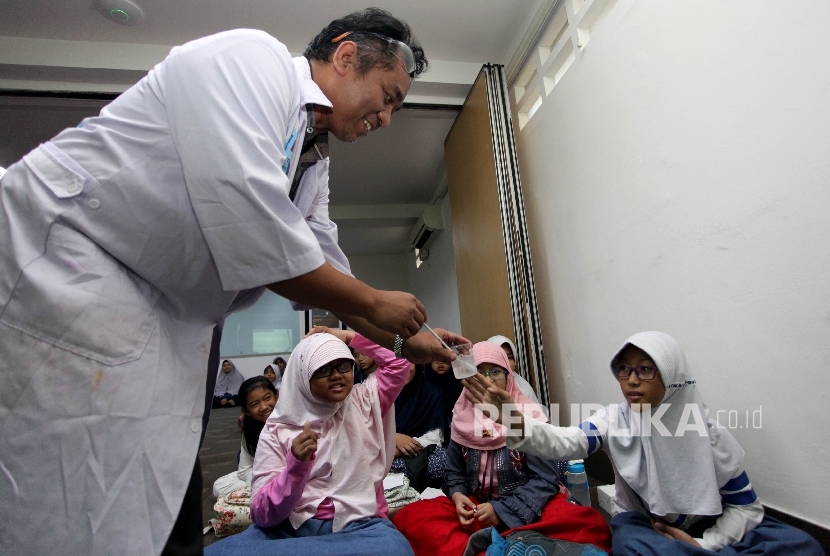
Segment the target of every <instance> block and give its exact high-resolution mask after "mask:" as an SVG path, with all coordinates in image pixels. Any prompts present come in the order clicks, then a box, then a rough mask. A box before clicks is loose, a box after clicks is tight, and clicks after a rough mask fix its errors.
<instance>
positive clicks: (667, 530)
mask: <svg viewBox="0 0 830 556" xmlns="http://www.w3.org/2000/svg"><path fill="white" fill-rule="evenodd" d="M651 526H652V527H654V530H655V531H657V532H658V533H660V534H661V535H663V536H664V537H666V538H667V539H672V540H675V541H683V542H687V543H689V544H690V545H692V546H696V547H698V548H700V545H699V544H698V543H697V541H696V540H695V539H694V538H693V537H692V536H691V535H690V534H688V533H687V532H686V531H681V530H680V529H678V528H677V527H671V526H669V525H666V524H665V523H660V522H659V521H652V522H651Z"/></svg>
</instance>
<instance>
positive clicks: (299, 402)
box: [254, 334, 395, 532]
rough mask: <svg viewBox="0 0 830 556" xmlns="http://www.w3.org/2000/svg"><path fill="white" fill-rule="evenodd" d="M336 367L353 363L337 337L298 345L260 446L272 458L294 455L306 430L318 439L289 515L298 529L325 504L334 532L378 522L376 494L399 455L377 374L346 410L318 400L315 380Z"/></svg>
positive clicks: (326, 336)
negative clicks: (367, 521) (296, 442)
mask: <svg viewBox="0 0 830 556" xmlns="http://www.w3.org/2000/svg"><path fill="white" fill-rule="evenodd" d="M336 359H349V360H351V361H354V358H353V357H352V354H351V352H350V351H349V348H348V347H347V346H346V344H344V343H343V342H341V341H340V340H339V339H337V338H336V337H335V336H332V335H331V334H313V335H311V336H309V337H308V338H305V339H304V340H303V341H301V342H300V343H299V344H298V345H297V347H296V348H295V349H294V351H293V352H292V353H291V357H290V358H289V360H288V365H287V366H286V369H285V374H284V376H283V387H282V388H281V389H280V398H279V400H278V401H277V405H276V407H275V408H274V411H273V412H272V413H271V415H270V416H269V417H268V420H267V421H266V423H265V428H264V429H263V432H262V434H261V435H260V439H259V442H260V446H262V444H263V442H265V443H266V444H268V445H269V447H268V449H269V450H277V449H279V450H282V453H285V454H288V451H290V450H291V443H292V442H293V441H294V438H295V437H296V436H297V435H298V434H300V432H302V430H303V427H304V425H305V423H306V422H309V423H311V429H312V430H313V431H314V432H316V433H317V434H318V435H319V438H318V440H317V453H316V454H315V459H314V463H313V466H312V468H311V473H310V474H309V479H308V482H307V483H306V486H305V489H304V490H303V494H302V496H301V497H300V500H299V501H298V502H297V504H296V506H295V507H294V511H292V512H291V514H290V515H289V520H290V521H291V525H292V526H293V527H294V528H297V527H299V526H300V525H302V524H303V523H305V521H306V520H307V519H309V518H311V517H314V515H315V514H316V513H317V508H318V506H319V505H320V503H321V502H323V500H324V499H325V498H327V497H328V498H331V500H332V502H333V504H334V523H333V524H332V528H333V531H335V532H336V531H339V530H341V529H343V528H344V527H345V526H346V525H348V524H349V523H351V522H352V521H356V520H358V519H364V518H368V517H375V516H376V515H377V513H378V504H377V497H376V493H377V488H378V486H379V485H381V484H382V482H383V478H384V476H386V473H387V472H388V470H389V466H390V465H391V464H392V457H393V456H394V453H395V411H394V409H390V410H389V411H388V412H387V414H386V416H385V417H382V416H381V407H380V398H379V397H378V389H377V376H375V374H372V375H370V376H369V378H367V379H366V380H365V381H363V382H362V383H360V384H356V385H354V387H353V389H352V391H351V392H350V393H349V396H348V397H347V398H346V399H345V400H344V401H342V402H340V403H329V402H323V401H320V400H318V399H316V398H315V397H314V396H313V395H312V393H311V386H310V385H309V381H310V380H311V375H313V374H314V371H316V370H317V369H319V368H320V367H322V366H323V365H325V364H327V363H330V362H332V361H334V360H336ZM277 444H278V445H279V446H277ZM259 454H260V450H259V449H258V450H257V457H259ZM254 467H255V468H256V467H257V465H256V463H254ZM255 474H257V473H256V469H255ZM254 479H255V481H256V477H255V478H254Z"/></svg>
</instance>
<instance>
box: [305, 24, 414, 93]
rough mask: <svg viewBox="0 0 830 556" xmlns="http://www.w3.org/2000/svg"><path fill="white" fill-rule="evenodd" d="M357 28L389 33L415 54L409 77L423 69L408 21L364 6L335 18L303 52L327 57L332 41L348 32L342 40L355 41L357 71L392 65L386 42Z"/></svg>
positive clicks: (333, 47) (332, 48)
mask: <svg viewBox="0 0 830 556" xmlns="http://www.w3.org/2000/svg"><path fill="white" fill-rule="evenodd" d="M361 31H364V32H368V33H376V34H378V35H382V36H384V37H389V38H390V39H395V40H396V41H400V42H402V43H404V44H406V45H407V46H409V48H410V49H411V50H412V54H414V55H415V72H414V75H413V77H417V76H418V75H420V74H421V73H423V72H424V71H425V70H426V69H427V65H428V62H427V59H426V57H425V56H424V49H423V48H421V45H420V44H419V43H418V41H417V40H416V39H415V37H414V36H412V29H410V28H409V25H407V24H406V22H404V21H401V20H400V19H398V18H396V17H394V16H393V15H392V14H390V13H389V12H387V11H386V10H381V9H380V8H366V9H365V10H361V11H359V12H353V13H350V14H349V15H346V16H343V17H341V18H339V19H335V20H334V21H332V22H331V23H329V24H328V25H327V26H326V28H325V29H323V30H322V31H320V33H318V34H317V36H316V37H314V38H313V39H312V40H311V42H310V43H308V46H307V47H306V49H305V52H303V56H305V57H306V58H308V59H309V60H320V61H323V62H328V61H330V59H331V55H332V54H333V53H334V51H335V50H337V47H338V46H339V45H340V42H339V41H338V42H332V41H333V40H334V39H336V38H337V37H339V36H341V35H342V34H343V33H347V32H348V33H349V35H348V36H347V37H345V38H344V39H343V40H348V41H352V42H354V43H356V44H357V61H358V64H357V71H358V72H359V73H360V74H366V73H367V72H368V71H369V70H370V69H372V68H381V69H385V70H391V69H394V68H395V67H396V64H398V63H399V62H398V58H397V57H396V56H395V55H394V53H392V52H390V51H389V49H388V44H387V43H386V42H385V41H384V40H382V39H379V38H378V37H375V36H373V35H369V34H363V33H361Z"/></svg>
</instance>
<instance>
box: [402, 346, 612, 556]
mask: <svg viewBox="0 0 830 556" xmlns="http://www.w3.org/2000/svg"><path fill="white" fill-rule="evenodd" d="M473 357H474V358H475V363H476V367H477V368H478V372H479V374H478V376H480V377H485V376H488V377H489V380H491V381H492V383H494V384H497V385H498V386H499V387H500V388H501V389H503V390H504V391H507V392H510V395H511V396H512V397H513V399H515V400H517V401H518V403H521V404H523V408H524V409H525V410H526V411H529V412H530V413H532V414H535V415H538V416H539V417H540V418H544V413H543V410H542V408H541V407H540V406H539V405H538V404H536V403H534V402H532V401H531V400H530V399H528V398H527V397H525V396H524V395H523V394H522V393H521V391H520V390H519V388H518V386H516V383H515V381H514V377H513V373H512V372H511V371H510V363H509V362H508V360H507V356H506V355H505V353H504V351H503V350H502V349H501V348H500V347H499V346H497V345H494V344H491V343H487V342H480V343H478V344H476V345H475V346H473ZM443 490H444V492H445V493H446V495H447V497H439V498H433V499H430V500H422V501H419V502H414V503H412V504H409V505H408V506H405V507H404V508H403V509H401V510H400V511H399V512H398V513H397V514H396V515H395V517H394V523H395V526H396V527H397V528H398V529H399V530H400V531H401V532H402V533H403V534H404V535H405V536H406V538H407V540H409V542H410V544H411V545H412V548H413V549H414V550H415V553H416V554H417V555H418V556H422V555H423V556H436V555H437V556H460V555H461V554H462V553H463V552H464V550H465V548H466V547H467V543H468V541H469V538H470V535H471V534H472V533H473V532H475V531H477V530H479V529H482V528H484V527H490V526H492V527H495V528H496V529H497V530H498V531H499V532H501V533H503V534H507V533H509V532H512V531H513V530H516V529H521V530H533V531H537V532H539V533H541V534H543V535H545V536H549V537H554V538H559V539H563V540H568V541H573V542H578V543H591V544H595V545H597V546H599V547H600V548H603V549H605V550H608V548H609V547H610V533H609V531H608V526H607V525H606V524H605V521H604V520H603V519H602V516H601V515H600V514H599V512H597V511H596V510H594V509H592V508H585V507H582V506H578V505H575V504H572V503H569V502H567V500H566V499H567V495H566V494H565V493H560V484H559V478H558V476H557V473H556V469H555V466H554V463H553V461H550V460H548V459H545V458H540V457H537V456H535V455H532V454H527V453H524V452H523V451H520V450H511V449H510V448H508V447H507V446H506V436H505V429H504V427H503V426H502V425H500V424H496V423H494V422H493V421H491V420H490V419H487V418H485V417H483V415H481V413H479V414H478V415H476V413H475V408H474V407H473V404H472V403H471V402H470V401H469V400H468V399H467V397H466V396H465V395H464V394H463V393H462V395H461V396H460V397H459V398H458V401H457V403H456V405H455V411H454V413H453V419H452V434H451V440H450V444H449V447H448V448H447V468H446V475H445V482H444V488H443Z"/></svg>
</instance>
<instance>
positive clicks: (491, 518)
mask: <svg viewBox="0 0 830 556" xmlns="http://www.w3.org/2000/svg"><path fill="white" fill-rule="evenodd" d="M473 514H474V515H475V517H476V519H477V520H478V522H479V523H480V524H481V526H482V527H498V525H499V523H501V520H500V519H499V516H498V514H496V510H494V509H493V506H491V505H490V503H489V502H487V503H484V504H479V505H478V506H476V507H475V509H474V510H473Z"/></svg>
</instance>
